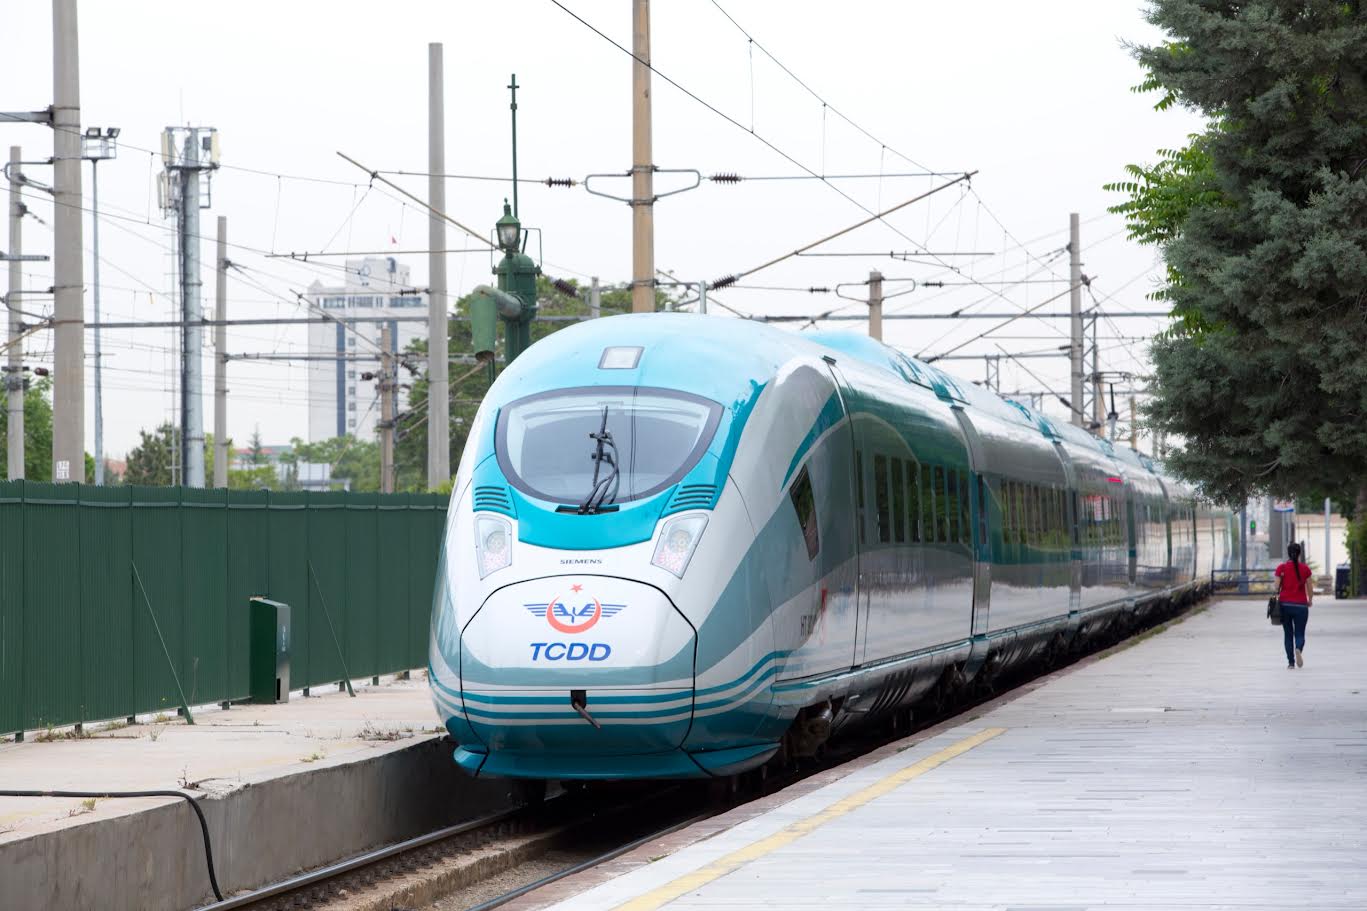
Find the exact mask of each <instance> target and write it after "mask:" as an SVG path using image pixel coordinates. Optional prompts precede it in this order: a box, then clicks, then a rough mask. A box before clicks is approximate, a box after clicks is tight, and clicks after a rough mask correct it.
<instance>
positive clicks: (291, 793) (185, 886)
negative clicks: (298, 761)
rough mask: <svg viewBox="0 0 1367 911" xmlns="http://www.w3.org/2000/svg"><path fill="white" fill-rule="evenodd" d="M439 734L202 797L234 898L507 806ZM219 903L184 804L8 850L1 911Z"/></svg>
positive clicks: (502, 793)
mask: <svg viewBox="0 0 1367 911" xmlns="http://www.w3.org/2000/svg"><path fill="white" fill-rule="evenodd" d="M451 751H452V746H451V744H450V742H449V741H446V740H444V739H438V738H431V739H427V740H423V741H420V742H417V743H415V744H414V745H413V746H410V747H408V748H406V749H400V750H395V751H392V752H388V753H383V754H381V755H378V756H375V757H373V758H370V759H366V760H363V761H360V762H350V763H340V764H337V765H334V766H324V767H321V768H316V769H308V770H306V771H302V772H297V773H294V774H290V775H285V776H281V777H278V778H273V779H270V780H267V781H264V782H260V783H255V784H250V785H247V786H245V787H242V788H239V789H237V790H234V791H230V792H228V793H226V794H223V795H221V796H210V797H206V798H205V799H203V800H202V801H201V802H200V806H201V807H202V808H203V809H204V814H205V817H206V818H207V820H208V823H209V833H210V837H211V839H212V842H213V850H214V862H215V866H216V868H217V872H218V881H219V886H220V887H221V888H222V890H223V893H224V895H225V896H228V895H231V894H232V893H233V892H235V891H240V890H243V889H251V888H257V887H259V886H262V885H266V884H267V883H271V882H275V881H278V880H280V879H283V878H285V877H286V876H289V875H291V874H293V873H297V872H300V871H302V870H306V869H311V868H314V867H319V866H322V865H324V864H327V863H331V862H334V861H337V860H341V859H343V858H345V857H348V856H351V855H354V854H358V853H361V852H362V851H365V850H368V849H371V848H376V847H379V846H381V845H385V844H391V843H393V842H396V841H401V840H403V839H405V838H411V837H413V836H415V835H420V834H422V833H424V832H428V831H431V830H432V829H435V828H439V827H441V826H443V825H451V824H454V823H456V822H460V821H461V820H464V819H469V818H472V817H475V816H480V815H483V814H486V813H490V812H494V811H496V810H498V809H501V808H503V807H505V806H507V805H508V803H509V800H510V798H509V791H510V788H509V785H508V782H499V781H490V780H474V779H471V778H468V777H466V776H465V775H464V774H463V773H461V772H460V771H459V770H458V769H457V768H456V767H455V765H454V763H453V762H452V761H451ZM212 900H213V893H212V890H211V889H210V887H209V878H208V873H207V871H206V868H205V864H204V847H203V840H202V838H201V836H200V828H199V823H198V822H197V821H196V819H195V816H194V812H193V811H192V810H191V809H190V807H189V806H188V805H187V804H186V803H185V801H183V800H177V801H175V802H174V803H170V802H169V801H168V803H167V804H166V805H165V806H158V807H154V808H152V809H148V810H142V811H137V812H131V813H128V814H126V815H123V816H118V817H114V818H111V819H100V820H96V821H92V822H90V823H88V824H85V825H74V826H69V827H67V828H65V829H61V830H59V831H55V832H47V833H42V834H38V835H34V836H32V837H30V838H25V839H20V840H18V841H11V842H6V843H4V844H0V908H5V909H8V908H14V909H19V908H25V909H28V908H33V909H39V908H62V909H71V911H82V909H111V908H128V909H134V908H136V909H146V911H181V909H185V908H193V907H197V906H199V905H202V904H206V903H208V902H210V901H212Z"/></svg>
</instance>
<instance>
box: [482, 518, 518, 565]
mask: <svg viewBox="0 0 1367 911" xmlns="http://www.w3.org/2000/svg"><path fill="white" fill-rule="evenodd" d="M475 556H476V558H477V560H478V562H479V577H480V578H481V579H483V578H484V577H485V576H487V575H489V573H493V572H498V571H499V570H500V569H503V567H505V566H508V565H509V564H511V563H512V562H513V526H512V525H510V524H509V523H508V520H507V519H500V518H497V517H496V516H488V515H481V516H479V517H477V518H476V519H475Z"/></svg>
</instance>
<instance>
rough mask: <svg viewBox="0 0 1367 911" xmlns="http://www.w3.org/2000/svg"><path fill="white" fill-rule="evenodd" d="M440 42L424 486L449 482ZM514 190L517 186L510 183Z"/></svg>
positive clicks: (432, 63) (436, 48) (431, 141)
mask: <svg viewBox="0 0 1367 911" xmlns="http://www.w3.org/2000/svg"><path fill="white" fill-rule="evenodd" d="M444 79H445V77H444V76H443V70H442V46H441V44H440V42H433V43H431V44H429V45H427V170H428V173H429V176H428V178H427V204H428V207H429V208H428V218H427V247H428V249H429V250H431V251H432V252H430V253H428V254H427V271H428V277H427V285H428V289H427V295H428V296H427V486H428V487H429V488H434V487H439V486H440V485H442V484H444V483H446V480H447V479H448V478H450V477H451V439H450V433H449V431H448V430H447V422H448V421H449V419H450V409H451V387H450V381H449V379H448V374H447V363H446V360H447V350H446V348H447V343H446V254H445V253H444V252H442V251H444V250H445V249H446V219H445V218H443V217H442V216H441V215H439V214H438V213H440V212H445V211H446V179H445V177H443V175H444V174H445V173H446V98H445V81H444ZM514 186H516V185H515V184H514Z"/></svg>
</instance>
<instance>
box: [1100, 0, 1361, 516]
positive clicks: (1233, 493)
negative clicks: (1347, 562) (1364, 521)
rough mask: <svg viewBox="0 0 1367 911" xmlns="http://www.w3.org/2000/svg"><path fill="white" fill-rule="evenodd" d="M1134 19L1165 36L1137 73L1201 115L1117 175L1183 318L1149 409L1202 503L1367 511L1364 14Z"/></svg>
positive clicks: (1357, 7) (1135, 227) (1178, 4)
mask: <svg viewBox="0 0 1367 911" xmlns="http://www.w3.org/2000/svg"><path fill="white" fill-rule="evenodd" d="M1148 18H1149V21H1150V22H1152V23H1153V24H1154V25H1157V26H1158V27H1160V28H1162V29H1164V30H1165V31H1166V32H1167V33H1168V35H1169V37H1170V40H1168V41H1167V42H1166V43H1164V44H1160V45H1156V46H1150V47H1139V48H1136V49H1135V53H1136V57H1137V59H1138V60H1139V62H1140V63H1141V64H1142V65H1143V66H1144V67H1145V68H1146V69H1147V70H1148V72H1149V73H1150V77H1151V78H1150V79H1149V80H1148V81H1147V82H1146V83H1145V87H1146V88H1153V89H1158V90H1161V91H1163V92H1164V93H1165V94H1164V96H1163V102H1160V107H1163V106H1166V105H1167V104H1170V103H1176V104H1181V105H1184V106H1186V107H1189V108H1191V109H1194V110H1196V111H1199V112H1201V113H1202V114H1204V115H1206V116H1207V117H1208V118H1209V122H1210V126H1209V127H1208V129H1207V130H1206V131H1205V132H1204V133H1203V134H1201V135H1199V136H1196V137H1193V140H1192V143H1191V145H1189V146H1188V147H1187V148H1186V149H1183V150H1176V151H1174V152H1169V153H1164V154H1163V158H1164V161H1165V162H1166V166H1165V165H1164V164H1160V165H1159V166H1158V167H1156V168H1131V169H1130V177H1131V179H1130V180H1129V181H1127V182H1124V183H1122V184H1118V185H1113V188H1118V189H1122V190H1125V191H1126V192H1128V193H1129V195H1130V202H1129V203H1124V204H1122V205H1121V206H1119V207H1117V210H1118V211H1122V212H1124V214H1125V215H1126V216H1127V218H1128V219H1129V222H1130V226H1131V230H1132V234H1133V235H1134V236H1136V237H1137V238H1139V239H1141V240H1144V241H1148V242H1152V243H1156V244H1159V245H1160V246H1161V247H1162V250H1163V254H1164V257H1165V260H1166V263H1167V266H1168V269H1169V275H1168V283H1167V285H1166V287H1165V288H1164V289H1163V291H1162V292H1161V296H1162V297H1164V298H1166V299H1167V300H1169V301H1170V302H1171V304H1172V307H1173V310H1174V312H1175V313H1176V314H1177V316H1178V317H1179V321H1178V323H1177V324H1176V328H1175V330H1174V331H1173V332H1170V333H1169V334H1167V335H1166V336H1164V337H1161V338H1160V339H1159V340H1158V341H1157V342H1156V343H1155V345H1154V348H1153V358H1154V365H1155V368H1156V389H1155V392H1156V398H1155V401H1154V402H1153V404H1152V405H1151V407H1150V409H1149V418H1150V420H1151V422H1152V424H1153V426H1154V427H1155V428H1156V429H1158V430H1161V431H1164V432H1166V433H1168V434H1170V435H1174V436H1178V437H1181V438H1182V440H1183V444H1182V446H1181V448H1180V449H1178V450H1177V451H1176V452H1174V453H1173V454H1172V457H1171V459H1170V465H1171V467H1172V468H1174V469H1175V470H1176V471H1177V472H1179V473H1180V474H1182V475H1184V476H1186V477H1188V478H1190V479H1192V480H1194V481H1196V482H1198V483H1199V484H1200V485H1201V486H1202V488H1203V489H1204V490H1205V491H1206V492H1207V493H1208V494H1210V495H1212V496H1214V497H1216V498H1219V499H1224V500H1228V501H1231V502H1236V501H1240V500H1242V499H1243V498H1245V497H1246V496H1248V495H1249V494H1252V493H1261V492H1269V493H1273V494H1276V495H1280V496H1294V495H1296V494H1304V495H1314V494H1319V495H1323V494H1325V493H1336V494H1339V495H1340V497H1342V496H1343V495H1344V494H1345V493H1349V494H1355V495H1360V496H1361V497H1362V498H1363V504H1364V511H1367V420H1364V415H1367V358H1364V357H1363V356H1362V350H1363V338H1364V328H1367V14H1365V13H1364V11H1363V9H1362V3H1361V2H1359V0H1348V2H1344V0H1299V2H1292V0H1248V2H1242V3H1230V2H1226V0H1154V2H1153V4H1152V6H1151V8H1150V10H1149V13H1148ZM1359 492H1360V493H1359ZM1347 499H1348V500H1349V501H1350V502H1351V500H1352V496H1351V495H1350V496H1348V497H1347Z"/></svg>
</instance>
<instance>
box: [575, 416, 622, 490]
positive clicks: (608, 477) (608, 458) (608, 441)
mask: <svg viewBox="0 0 1367 911" xmlns="http://www.w3.org/2000/svg"><path fill="white" fill-rule="evenodd" d="M589 439H591V440H593V441H594V443H595V444H596V445H595V447H594V450H593V453H592V454H591V455H590V456H589V458H591V459H593V487H592V489H590V490H589V495H588V496H587V497H585V498H584V502H582V503H580V504H579V514H580V515H581V516H584V515H590V514H592V513H596V512H598V511H599V510H600V509H602V508H603V504H604V503H607V502H610V501H612V500H615V499H617V489H618V487H619V485H620V482H619V480H618V476H617V444H616V443H614V442H613V441H612V431H610V430H608V406H607V405H604V406H603V423H602V424H601V425H600V426H599V428H598V432H597V433H591V434H589ZM609 449H611V450H612V452H611V453H609V452H608V450H609ZM604 464H606V465H607V466H608V472H607V474H603V465H604ZM609 491H611V495H609V493H608V492H609Z"/></svg>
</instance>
